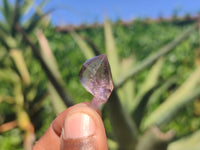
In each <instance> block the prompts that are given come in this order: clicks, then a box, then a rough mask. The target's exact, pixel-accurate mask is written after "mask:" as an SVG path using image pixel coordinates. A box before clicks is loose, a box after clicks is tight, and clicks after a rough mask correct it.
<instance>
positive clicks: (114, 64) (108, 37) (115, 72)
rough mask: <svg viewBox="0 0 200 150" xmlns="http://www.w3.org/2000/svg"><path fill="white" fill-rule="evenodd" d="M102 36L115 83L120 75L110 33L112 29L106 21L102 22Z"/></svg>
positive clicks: (112, 37) (113, 42) (113, 41)
mask: <svg viewBox="0 0 200 150" xmlns="http://www.w3.org/2000/svg"><path fill="white" fill-rule="evenodd" d="M104 36H105V43H106V54H107V57H108V60H109V63H110V67H111V72H112V77H113V80H114V81H117V79H118V78H119V73H120V68H119V65H120V63H119V58H118V53H117V48H116V45H115V40H114V36H113V32H112V27H111V24H110V21H109V20H108V19H106V20H105V21H104Z"/></svg>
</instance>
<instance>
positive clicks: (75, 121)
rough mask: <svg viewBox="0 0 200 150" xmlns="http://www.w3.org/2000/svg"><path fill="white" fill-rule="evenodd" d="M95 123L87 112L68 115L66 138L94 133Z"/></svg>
mask: <svg viewBox="0 0 200 150" xmlns="http://www.w3.org/2000/svg"><path fill="white" fill-rule="evenodd" d="M95 128H96V126H95V123H94V121H93V119H92V117H91V116H89V115H88V114H86V113H75V114H72V115H70V116H67V117H66V119H65V123H64V134H63V138H64V139H78V138H83V137H88V136H91V135H94V132H95Z"/></svg>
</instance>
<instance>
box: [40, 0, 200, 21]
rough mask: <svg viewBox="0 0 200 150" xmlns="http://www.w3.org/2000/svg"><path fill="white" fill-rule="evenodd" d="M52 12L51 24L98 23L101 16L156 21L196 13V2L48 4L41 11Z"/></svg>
mask: <svg viewBox="0 0 200 150" xmlns="http://www.w3.org/2000/svg"><path fill="white" fill-rule="evenodd" d="M50 8H56V11H54V12H53V13H52V14H51V21H52V22H53V23H54V24H60V25H66V24H81V23H93V22H95V21H97V22H102V21H103V19H104V16H105V15H106V16H108V17H109V18H110V19H112V20H116V19H118V18H121V19H123V20H125V21H128V20H131V19H133V18H137V17H143V18H145V17H150V18H156V17H158V16H159V15H161V16H163V17H169V16H171V15H172V14H173V13H174V12H175V10H177V12H178V15H184V14H187V13H189V14H192V15H197V14H198V12H200V0H71V1H70V0H51V1H50V2H49V3H48V5H46V7H45V8H44V10H48V9H50Z"/></svg>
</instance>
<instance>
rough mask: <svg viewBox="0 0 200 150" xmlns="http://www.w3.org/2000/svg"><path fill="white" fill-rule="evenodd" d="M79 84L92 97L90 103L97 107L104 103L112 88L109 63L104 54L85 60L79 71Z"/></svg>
mask: <svg viewBox="0 0 200 150" xmlns="http://www.w3.org/2000/svg"><path fill="white" fill-rule="evenodd" d="M79 78H80V81H81V84H82V85H83V86H84V87H85V89H86V90H87V91H88V92H90V93H91V94H92V95H93V96H94V98H93V100H92V102H91V103H92V104H93V105H96V106H94V107H98V106H99V105H101V104H103V103H105V102H106V101H107V100H108V98H109V96H110V94H111V92H112V90H113V82H112V75H111V71H110V65H109V62H108V59H107V57H106V55H99V56H96V57H94V58H91V59H89V60H87V61H86V62H85V63H84V64H83V67H82V68H81V71H80V73H79Z"/></svg>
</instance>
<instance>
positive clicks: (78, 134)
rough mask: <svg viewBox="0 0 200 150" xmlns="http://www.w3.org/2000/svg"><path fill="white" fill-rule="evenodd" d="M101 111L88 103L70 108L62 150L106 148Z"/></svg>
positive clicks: (102, 149) (64, 130) (65, 124)
mask: <svg viewBox="0 0 200 150" xmlns="http://www.w3.org/2000/svg"><path fill="white" fill-rule="evenodd" d="M99 112H100V111H99ZM99 112H97V111H95V110H94V109H92V108H90V107H89V105H88V104H86V105H82V106H74V107H73V108H72V109H70V110H69V111H68V113H67V115H66V118H65V121H64V125H63V132H62V135H61V150H64V149H101V150H106V149H107V141H106V134H105V129H104V125H103V122H102V119H101V117H100V114H99Z"/></svg>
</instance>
